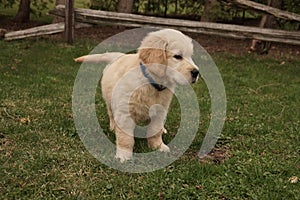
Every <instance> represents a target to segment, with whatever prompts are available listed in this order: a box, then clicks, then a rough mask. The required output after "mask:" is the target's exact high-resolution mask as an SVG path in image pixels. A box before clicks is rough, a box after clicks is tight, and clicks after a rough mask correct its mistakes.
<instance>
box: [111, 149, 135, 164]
mask: <svg viewBox="0 0 300 200" xmlns="http://www.w3.org/2000/svg"><path fill="white" fill-rule="evenodd" d="M131 158H132V152H131V151H126V150H123V149H120V148H117V152H116V155H115V159H117V160H119V161H120V162H121V163H124V162H126V161H127V160H130V159H131Z"/></svg>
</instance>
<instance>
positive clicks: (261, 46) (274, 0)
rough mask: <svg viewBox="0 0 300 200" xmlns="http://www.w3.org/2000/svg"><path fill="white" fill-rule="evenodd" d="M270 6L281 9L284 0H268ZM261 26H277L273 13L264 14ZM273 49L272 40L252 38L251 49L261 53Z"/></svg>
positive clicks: (272, 27)
mask: <svg viewBox="0 0 300 200" xmlns="http://www.w3.org/2000/svg"><path fill="white" fill-rule="evenodd" d="M267 4H268V6H270V7H274V8H278V9H280V8H281V6H282V0H268V2H267ZM259 27H260V28H271V29H274V28H275V27H276V18H275V16H273V15H267V14H265V15H263V16H262V18H261V21H260V23H259ZM270 49H271V42H266V41H259V40H252V42H251V46H250V50H251V51H255V52H257V53H260V54H267V53H268V51H269V50H270Z"/></svg>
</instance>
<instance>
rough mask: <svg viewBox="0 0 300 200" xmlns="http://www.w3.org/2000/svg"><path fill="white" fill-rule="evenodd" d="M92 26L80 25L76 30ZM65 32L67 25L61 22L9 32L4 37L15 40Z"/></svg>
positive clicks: (76, 26)
mask: <svg viewBox="0 0 300 200" xmlns="http://www.w3.org/2000/svg"><path fill="white" fill-rule="evenodd" d="M88 26H91V25H88V24H82V23H78V24H76V25H75V28H81V27H88ZM64 30H65V23H64V22H60V23H56V24H48V25H44V26H38V27H34V28H29V29H25V30H20V31H13V32H8V33H6V34H5V35H4V40H15V39H22V38H27V37H36V36H40V35H51V34H55V33H61V32H64Z"/></svg>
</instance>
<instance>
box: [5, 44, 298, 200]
mask: <svg viewBox="0 0 300 200" xmlns="http://www.w3.org/2000/svg"><path fill="white" fill-rule="evenodd" d="M96 44H97V43H96V42H93V41H77V42H76V43H75V44H74V45H65V44H63V43H62V42H60V41H51V40H48V39H30V40H22V41H13V42H4V41H0V49H1V53H0V141H1V143H0V144H1V146H0V153H1V154H0V163H1V165H0V177H1V181H0V194H1V195H0V196H1V199H297V198H299V196H300V192H299V182H298V183H294V184H293V183H291V182H290V181H289V179H290V177H292V176H296V177H298V178H299V177H300V173H299V167H300V166H299V165H300V163H299V151H300V148H299V132H300V112H299V107H300V100H299V96H300V77H299V74H300V68H299V65H300V60H287V61H286V62H285V64H284V65H281V64H280V63H281V60H276V59H270V58H262V57H258V56H255V55H245V56H234V55H229V54H222V53H217V54H214V55H213V58H214V60H215V62H216V64H217V66H218V67H219V70H220V72H221V74H222V77H223V80H224V84H225V87H226V93H227V101H228V102H227V103H228V105H227V107H228V108H227V120H226V123H225V127H224V130H223V132H222V138H221V139H220V140H219V142H218V144H217V150H219V153H220V155H219V157H217V156H215V157H213V158H212V159H208V160H206V161H205V162H203V161H200V160H199V159H198V157H197V155H196V153H197V152H198V151H199V149H200V146H201V142H202V139H203V137H204V135H205V132H206V129H207V127H208V123H209V110H210V100H209V95H208V92H207V89H206V86H205V83H204V82H203V81H200V82H199V83H198V84H197V85H196V86H194V87H195V90H196V91H198V94H197V95H198V98H199V106H200V109H201V126H200V128H199V131H198V133H197V137H196V139H195V140H194V142H193V144H192V145H191V147H190V149H189V150H188V151H187V153H186V154H184V156H182V157H181V158H180V159H179V160H177V161H175V162H174V163H172V164H171V165H170V166H168V167H166V168H164V169H161V170H158V171H154V172H150V173H144V174H130V173H123V172H119V171H116V170H114V169H111V168H109V167H107V166H105V165H103V164H101V163H100V162H98V161H97V160H96V159H95V158H93V157H92V156H91V155H90V154H89V153H88V152H87V150H86V149H85V147H84V146H83V144H82V143H81V141H80V139H79V137H78V135H77V133H76V130H75V127H74V123H73V118H72V110H71V101H72V97H71V95H72V87H73V83H74V80H75V77H76V73H77V70H78V69H79V64H76V63H74V62H73V58H74V57H76V56H80V55H82V54H86V53H88V52H89V51H90V50H91V48H93V46H95V45H96ZM99 96H100V95H99ZM175 106H176V101H174V102H173V104H172V112H171V113H170V115H169V117H168V121H167V124H166V127H167V128H168V129H169V131H170V134H169V135H165V137H166V138H165V139H166V140H170V139H172V137H173V136H172V134H173V133H174V131H175V130H176V127H178V120H177V119H178V116H179V115H178V112H176V107H175ZM97 108H98V109H100V110H99V113H104V114H101V115H100V114H99V120H100V123H101V124H102V125H103V126H104V127H105V129H106V131H107V128H108V127H107V126H108V125H107V123H108V119H107V115H106V112H105V106H104V102H103V100H101V99H100V98H99V99H98V100H97ZM107 132H108V131H107ZM111 137H112V138H113V136H111ZM138 148H142V149H143V148H145V149H146V147H145V144H144V143H139V144H138ZM216 153H217V152H216Z"/></svg>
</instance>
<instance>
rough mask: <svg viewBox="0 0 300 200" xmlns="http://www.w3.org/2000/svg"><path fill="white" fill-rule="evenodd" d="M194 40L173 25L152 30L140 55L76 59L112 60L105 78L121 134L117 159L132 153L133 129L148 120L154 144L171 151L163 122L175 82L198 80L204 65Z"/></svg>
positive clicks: (106, 95)
mask: <svg viewBox="0 0 300 200" xmlns="http://www.w3.org/2000/svg"><path fill="white" fill-rule="evenodd" d="M192 55H193V44H192V39H190V38H189V37H187V36H186V35H184V34H183V33H181V32H179V31H176V30H173V29H162V30H159V31H155V32H150V33H148V35H147V36H146V37H145V38H144V39H143V40H142V42H141V45H140V47H139V49H138V52H137V53H136V54H123V53H117V52H111V53H104V54H94V55H87V56H82V57H79V58H77V59H75V61H77V62H83V61H85V62H107V63H109V64H108V65H107V66H106V68H105V70H104V73H103V77H102V80H101V87H102V94H103V98H104V100H105V102H106V105H107V110H108V115H109V118H110V128H111V130H114V131H115V134H116V156H115V157H116V158H117V159H120V161H121V162H124V161H127V160H129V159H130V158H131V157H132V155H133V147H134V129H135V127H136V124H137V123H138V122H149V124H148V125H147V133H146V137H147V141H148V145H149V147H151V148H153V149H157V150H159V151H163V152H169V151H170V149H169V147H168V146H167V145H166V144H165V143H164V142H163V140H162V133H163V132H165V129H164V121H165V118H166V116H167V111H168V109H169V105H170V103H171V100H172V97H173V92H174V89H175V87H176V85H178V84H179V85H183V84H189V83H195V82H196V81H197V80H198V77H199V69H198V67H197V66H196V65H195V64H194V62H193V60H192V58H191V57H192Z"/></svg>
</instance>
